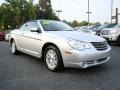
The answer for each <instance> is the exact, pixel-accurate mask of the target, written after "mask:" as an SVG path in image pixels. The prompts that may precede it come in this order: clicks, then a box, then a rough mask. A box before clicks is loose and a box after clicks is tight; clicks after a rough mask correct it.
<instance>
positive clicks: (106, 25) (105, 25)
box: [98, 24, 110, 29]
mask: <svg viewBox="0 0 120 90" xmlns="http://www.w3.org/2000/svg"><path fill="white" fill-rule="evenodd" d="M109 26H110V24H103V25H102V26H100V27H99V28H98V29H104V28H107V27H109Z"/></svg>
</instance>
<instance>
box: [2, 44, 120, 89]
mask: <svg viewBox="0 0 120 90" xmlns="http://www.w3.org/2000/svg"><path fill="white" fill-rule="evenodd" d="M111 47H112V51H111V60H110V61H109V62H107V63H105V64H102V65H99V66H95V67H91V68H87V69H75V68H65V69H64V70H62V71H61V72H51V71H49V70H48V69H47V68H46V66H45V65H44V62H43V61H42V60H40V59H38V58H35V57H32V56H29V55H26V54H23V53H20V54H19V55H12V53H11V51H10V46H9V44H8V42H0V90H120V47H118V46H116V45H115V44H113V45H111Z"/></svg>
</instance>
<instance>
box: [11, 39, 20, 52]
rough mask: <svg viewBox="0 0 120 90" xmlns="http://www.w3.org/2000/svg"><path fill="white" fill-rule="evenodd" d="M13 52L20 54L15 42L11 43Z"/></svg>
mask: <svg viewBox="0 0 120 90" xmlns="http://www.w3.org/2000/svg"><path fill="white" fill-rule="evenodd" d="M11 52H12V54H18V52H19V51H18V50H17V48H16V44H15V41H14V40H13V41H12V43H11Z"/></svg>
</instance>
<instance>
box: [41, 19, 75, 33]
mask: <svg viewBox="0 0 120 90" xmlns="http://www.w3.org/2000/svg"><path fill="white" fill-rule="evenodd" d="M39 22H40V24H41V26H42V27H43V29H44V31H75V29H74V28H72V27H71V26H69V25H68V24H66V23H64V22H61V21H53V20H41V21H39ZM48 25H49V26H48Z"/></svg>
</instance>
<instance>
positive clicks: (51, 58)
mask: <svg viewBox="0 0 120 90" xmlns="http://www.w3.org/2000/svg"><path fill="white" fill-rule="evenodd" d="M44 61H45V64H46V66H47V68H48V69H49V70H51V71H54V72H56V71H60V70H62V69H63V67H64V66H63V60H62V56H61V53H60V51H59V50H58V49H57V48H56V47H55V46H48V47H47V48H46V49H45V52H44Z"/></svg>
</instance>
